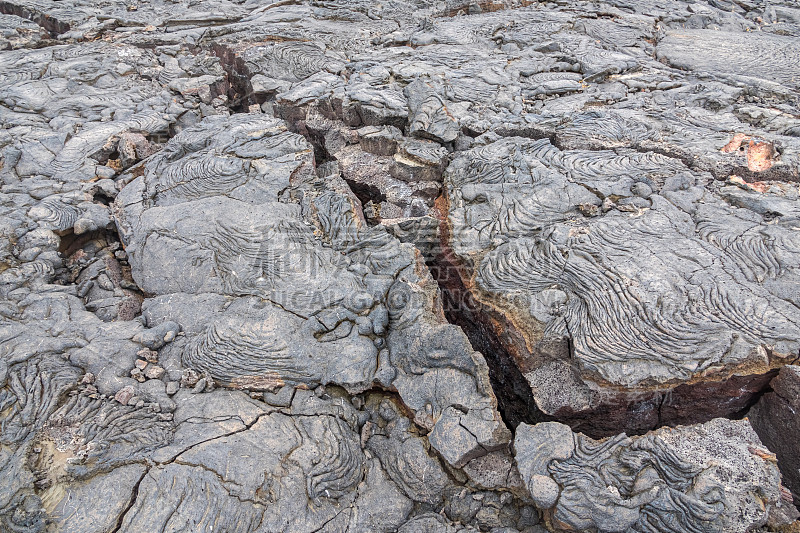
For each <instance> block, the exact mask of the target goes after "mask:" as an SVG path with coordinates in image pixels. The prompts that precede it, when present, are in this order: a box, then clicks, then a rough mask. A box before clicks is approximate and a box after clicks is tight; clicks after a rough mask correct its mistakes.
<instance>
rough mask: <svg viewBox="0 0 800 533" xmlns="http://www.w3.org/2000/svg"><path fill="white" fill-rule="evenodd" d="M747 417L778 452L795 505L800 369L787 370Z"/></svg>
mask: <svg viewBox="0 0 800 533" xmlns="http://www.w3.org/2000/svg"><path fill="white" fill-rule="evenodd" d="M770 386H771V387H772V391H771V392H768V393H766V394H765V395H764V396H762V397H761V399H760V400H759V401H758V403H757V404H756V405H755V406H754V407H753V409H751V410H750V413H749V414H748V417H749V419H750V423H751V424H752V425H753V429H755V430H756V433H758V436H759V437H760V438H761V441H762V442H763V443H764V444H765V445H766V446H768V447H769V449H770V450H772V451H773V452H775V455H776V456H777V458H778V461H779V463H778V464H780V466H781V472H783V482H784V484H785V485H786V487H787V488H788V489H789V490H790V491H791V492H792V496H793V497H794V498H795V500H796V501H800V500H798V498H800V441H798V439H797V436H798V435H800V420H798V418H797V412H798V410H800V367H798V366H796V365H789V366H785V367H783V368H782V369H781V371H780V373H779V374H778V377H776V378H775V379H773V380H772V383H771V384H770Z"/></svg>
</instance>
